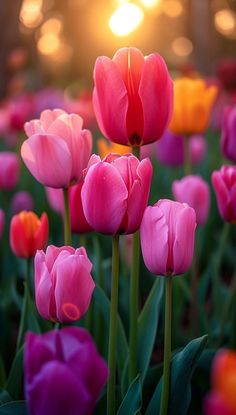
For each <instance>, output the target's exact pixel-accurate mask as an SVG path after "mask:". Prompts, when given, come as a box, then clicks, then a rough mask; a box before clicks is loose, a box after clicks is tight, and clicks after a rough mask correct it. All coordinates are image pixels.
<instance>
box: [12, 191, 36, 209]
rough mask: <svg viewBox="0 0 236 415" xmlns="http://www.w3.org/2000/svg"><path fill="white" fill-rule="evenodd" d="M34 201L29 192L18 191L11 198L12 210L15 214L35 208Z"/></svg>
mask: <svg viewBox="0 0 236 415" xmlns="http://www.w3.org/2000/svg"><path fill="white" fill-rule="evenodd" d="M33 208H34V201H33V198H32V196H31V194H30V193H29V192H25V191H20V192H16V193H15V194H14V196H13V197H12V199H11V211H12V213H13V214H14V215H15V214H16V213H19V212H21V211H22V210H33Z"/></svg>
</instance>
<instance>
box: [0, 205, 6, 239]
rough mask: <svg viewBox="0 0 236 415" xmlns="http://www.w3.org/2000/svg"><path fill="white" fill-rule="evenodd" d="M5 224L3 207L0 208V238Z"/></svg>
mask: <svg viewBox="0 0 236 415" xmlns="http://www.w3.org/2000/svg"><path fill="white" fill-rule="evenodd" d="M4 225H5V213H4V210H3V209H0V239H2V236H3V232H4Z"/></svg>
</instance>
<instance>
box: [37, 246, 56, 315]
mask: <svg viewBox="0 0 236 415" xmlns="http://www.w3.org/2000/svg"><path fill="white" fill-rule="evenodd" d="M34 269H35V277H34V278H35V301H36V306H37V309H38V311H39V313H40V315H41V316H42V317H43V318H45V319H46V320H50V319H51V318H52V317H53V318H54V317H55V315H56V314H55V300H54V298H53V297H54V294H53V290H52V289H53V286H52V280H51V276H50V274H49V271H48V269H47V266H46V263H45V254H44V252H43V251H38V252H37V254H36V255H35V259H34Z"/></svg>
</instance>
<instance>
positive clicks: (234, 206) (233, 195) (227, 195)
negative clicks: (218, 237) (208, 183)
mask: <svg viewBox="0 0 236 415" xmlns="http://www.w3.org/2000/svg"><path fill="white" fill-rule="evenodd" d="M211 180H212V185H213V188H214V190H215V194H216V199H217V204H218V209H219V211H220V215H221V217H222V218H223V219H224V220H225V221H227V222H235V221H236V167H235V166H222V167H221V169H220V170H218V171H214V172H213V173H212V176H211Z"/></svg>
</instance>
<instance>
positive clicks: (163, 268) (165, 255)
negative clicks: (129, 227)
mask: <svg viewBox="0 0 236 415" xmlns="http://www.w3.org/2000/svg"><path fill="white" fill-rule="evenodd" d="M195 228H196V214H195V211H194V209H192V208H191V207H189V206H188V205H187V204H185V203H179V202H173V201H172V200H167V199H163V200H159V201H158V202H157V203H156V204H155V205H154V206H148V207H147V208H146V210H145V212H144V215H143V220H142V223H141V229H140V230H141V234H140V235H141V247H142V253H143V259H144V262H145V265H146V267H147V268H148V270H149V271H150V272H152V273H153V274H155V275H179V274H183V273H184V272H186V271H187V270H188V268H189V267H190V265H191V262H192V257H193V249H194V235H195Z"/></svg>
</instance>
